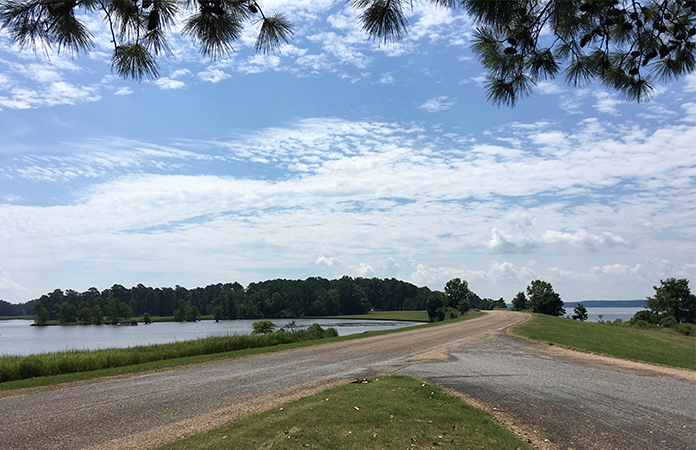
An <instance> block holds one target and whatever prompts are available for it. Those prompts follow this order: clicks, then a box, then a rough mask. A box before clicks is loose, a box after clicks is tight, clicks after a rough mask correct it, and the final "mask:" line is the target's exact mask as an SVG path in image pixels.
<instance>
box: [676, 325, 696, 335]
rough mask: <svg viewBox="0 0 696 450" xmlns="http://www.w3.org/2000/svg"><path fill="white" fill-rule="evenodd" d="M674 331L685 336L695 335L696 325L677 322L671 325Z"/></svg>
mask: <svg viewBox="0 0 696 450" xmlns="http://www.w3.org/2000/svg"><path fill="white" fill-rule="evenodd" d="M672 329H673V330H674V331H676V332H677V333H680V334H684V335H686V336H694V335H696V325H694V324H691V323H678V324H676V325H674V326H673V327H672Z"/></svg>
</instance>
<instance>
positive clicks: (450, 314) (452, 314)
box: [445, 308, 459, 319]
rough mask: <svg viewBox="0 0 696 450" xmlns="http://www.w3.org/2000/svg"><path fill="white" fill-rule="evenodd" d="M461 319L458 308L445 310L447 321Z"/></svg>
mask: <svg viewBox="0 0 696 450" xmlns="http://www.w3.org/2000/svg"><path fill="white" fill-rule="evenodd" d="M457 317H459V310H458V309H456V308H447V309H446V310H445V319H456V318H457Z"/></svg>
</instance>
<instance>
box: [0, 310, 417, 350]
mask: <svg viewBox="0 0 696 450" xmlns="http://www.w3.org/2000/svg"><path fill="white" fill-rule="evenodd" d="M254 322H255V321H254V320H224V321H221V322H218V323H215V321H213V320H204V321H201V322H186V323H180V322H163V323H152V324H150V325H143V324H140V325H138V326H137V327H130V326H120V327H119V326H116V325H88V326H85V325H71V326H49V327H32V326H30V325H31V323H32V321H30V320H0V356H6V355H31V354H38V353H51V352H60V351H65V350H96V349H100V348H125V347H134V346H136V345H150V344H165V343H168V342H176V341H186V340H190V339H198V338H203V337H208V336H225V335H228V334H249V333H251V330H252V326H251V324H252V323H254ZM288 322H289V320H287V319H279V320H274V321H273V323H275V324H276V326H279V327H281V326H283V325H285V324H286V323H288ZM295 322H296V323H297V325H298V327H307V326H309V325H311V324H313V323H315V322H316V323H319V324H320V325H321V326H322V327H324V328H328V327H333V328H336V330H338V334H339V335H340V336H344V335H348V334H356V333H362V332H364V331H373V330H386V329H392V328H401V327H407V326H412V325H416V323H414V322H401V321H390V320H350V319H344V320H335V319H296V320H295Z"/></svg>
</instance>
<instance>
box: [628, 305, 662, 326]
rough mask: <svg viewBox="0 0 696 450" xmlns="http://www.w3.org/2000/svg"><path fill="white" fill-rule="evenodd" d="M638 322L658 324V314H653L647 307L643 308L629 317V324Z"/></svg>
mask: <svg viewBox="0 0 696 450" xmlns="http://www.w3.org/2000/svg"><path fill="white" fill-rule="evenodd" d="M638 322H647V323H652V324H658V323H660V316H658V315H657V314H655V313H654V312H652V311H649V310H647V309H643V310H641V311H638V312H637V313H635V314H634V315H633V318H632V319H631V324H633V325H638Z"/></svg>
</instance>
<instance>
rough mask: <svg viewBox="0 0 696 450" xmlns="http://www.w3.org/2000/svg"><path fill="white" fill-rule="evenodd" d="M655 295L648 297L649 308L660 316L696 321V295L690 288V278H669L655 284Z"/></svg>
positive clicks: (680, 320) (689, 321)
mask: <svg viewBox="0 0 696 450" xmlns="http://www.w3.org/2000/svg"><path fill="white" fill-rule="evenodd" d="M653 289H655V296H654V297H648V302H647V307H648V309H649V310H650V311H651V312H652V313H653V314H655V315H657V316H658V317H660V318H662V317H667V316H674V318H675V319H676V320H677V322H687V323H696V295H694V294H692V293H691V289H689V280H687V279H685V278H682V279H679V280H677V279H676V278H668V279H666V280H660V286H659V287H657V286H653Z"/></svg>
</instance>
